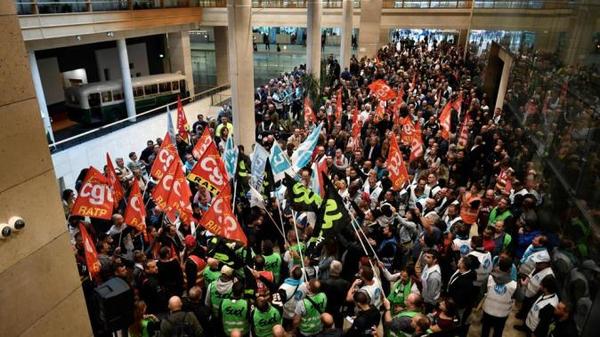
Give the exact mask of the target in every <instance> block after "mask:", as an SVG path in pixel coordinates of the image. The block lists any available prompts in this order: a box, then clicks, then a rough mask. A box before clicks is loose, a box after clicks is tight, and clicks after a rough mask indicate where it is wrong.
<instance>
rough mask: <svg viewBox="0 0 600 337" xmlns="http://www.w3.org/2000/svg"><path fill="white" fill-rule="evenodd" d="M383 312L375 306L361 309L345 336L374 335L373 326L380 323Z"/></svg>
mask: <svg viewBox="0 0 600 337" xmlns="http://www.w3.org/2000/svg"><path fill="white" fill-rule="evenodd" d="M380 318H381V314H380V313H379V310H377V308H375V307H374V306H371V307H370V308H369V310H361V311H359V312H358V314H356V318H354V322H353V323H352V326H351V327H350V329H349V330H348V331H347V332H346V334H345V335H344V336H346V337H363V336H365V337H366V336H372V333H371V327H373V326H377V325H379V319H380Z"/></svg>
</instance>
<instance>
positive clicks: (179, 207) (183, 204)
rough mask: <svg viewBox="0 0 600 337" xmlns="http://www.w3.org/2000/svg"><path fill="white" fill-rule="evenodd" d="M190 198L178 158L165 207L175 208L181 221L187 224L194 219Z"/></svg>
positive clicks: (188, 188)
mask: <svg viewBox="0 0 600 337" xmlns="http://www.w3.org/2000/svg"><path fill="white" fill-rule="evenodd" d="M191 199H192V191H191V190H190V185H188V183H187V180H186V179H185V175H184V174H183V167H182V164H181V161H179V160H178V161H177V169H176V170H175V176H174V180H173V186H172V188H171V192H170V193H169V197H168V198H167V207H169V209H170V210H173V209H174V210H176V211H177V212H178V213H179V218H180V219H181V221H183V222H184V223H187V224H190V223H191V222H192V221H194V217H193V212H192V203H191Z"/></svg>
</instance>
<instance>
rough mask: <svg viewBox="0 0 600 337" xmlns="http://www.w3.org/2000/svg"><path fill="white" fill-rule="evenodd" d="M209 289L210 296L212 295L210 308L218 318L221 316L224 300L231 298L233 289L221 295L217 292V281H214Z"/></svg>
mask: <svg viewBox="0 0 600 337" xmlns="http://www.w3.org/2000/svg"><path fill="white" fill-rule="evenodd" d="M208 288H209V289H208V294H209V295H210V306H211V309H212V312H213V314H214V315H215V316H216V315H217V314H219V308H220V307H221V302H223V300H224V299H228V298H231V289H229V291H228V292H226V293H225V294H220V293H219V292H218V291H217V281H213V282H212V283H211V284H210V285H209V286H208Z"/></svg>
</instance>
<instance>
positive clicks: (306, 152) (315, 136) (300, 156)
mask: <svg viewBox="0 0 600 337" xmlns="http://www.w3.org/2000/svg"><path fill="white" fill-rule="evenodd" d="M321 128H323V123H321V124H319V126H317V127H316V128H314V129H313V131H312V132H311V133H310V135H308V137H306V140H304V142H302V144H300V146H298V148H297V149H296V151H294V153H293V154H292V163H293V165H294V171H295V172H300V170H301V169H302V168H303V167H305V166H306V165H308V163H309V162H310V158H311V157H312V153H313V151H314V150H315V147H316V146H317V143H318V142H319V135H320V134H321Z"/></svg>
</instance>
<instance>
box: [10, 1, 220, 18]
mask: <svg viewBox="0 0 600 337" xmlns="http://www.w3.org/2000/svg"><path fill="white" fill-rule="evenodd" d="M15 1H16V4H17V13H18V14H19V15H31V14H54V13H80V12H106V11H122V10H138V9H154V8H176V7H226V5H227V0H15Z"/></svg>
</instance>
